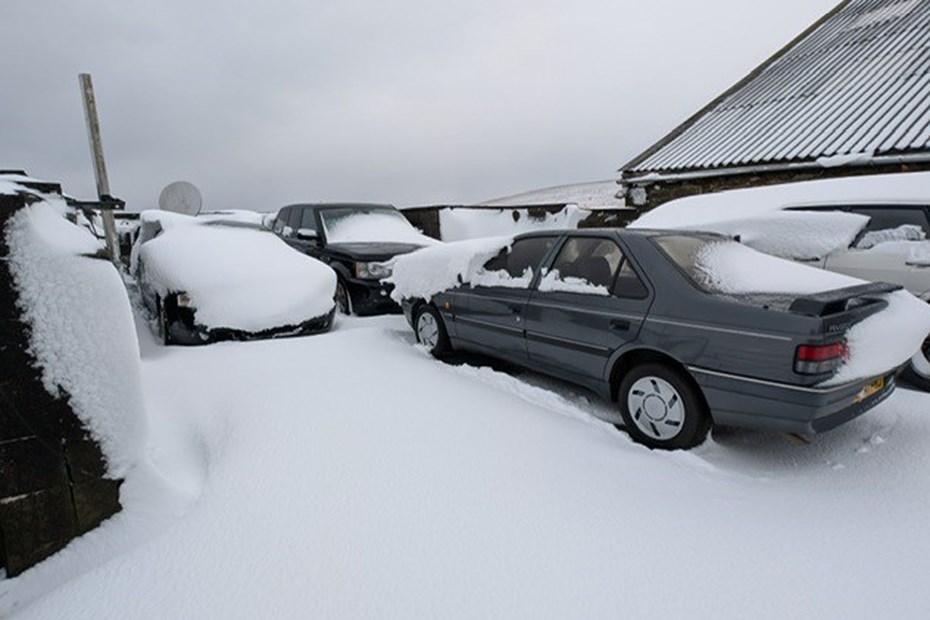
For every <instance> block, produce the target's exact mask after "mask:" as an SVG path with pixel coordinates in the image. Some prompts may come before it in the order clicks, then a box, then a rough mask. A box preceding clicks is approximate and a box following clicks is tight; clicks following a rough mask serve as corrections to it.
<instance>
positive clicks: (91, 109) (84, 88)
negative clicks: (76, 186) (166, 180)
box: [78, 73, 119, 264]
mask: <svg viewBox="0 0 930 620" xmlns="http://www.w3.org/2000/svg"><path fill="white" fill-rule="evenodd" d="M78 79H79V80H80V83H81V96H82V98H83V100H84V118H85V119H86V120H87V135H88V137H89V138H90V154H91V157H92V158H93V160H94V176H95V177H96V179H97V198H98V200H100V201H101V202H102V201H105V200H109V199H110V197H111V196H110V180H109V179H108V178H107V165H106V162H105V161H104V159H103V142H102V141H101V139H100V121H99V120H98V119H97V100H96V99H95V98H94V85H93V83H92V82H91V79H90V74H89V73H81V74H80V75H79V76H78ZM100 217H101V218H102V219H103V233H104V236H105V237H106V243H107V254H109V256H110V260H112V261H113V262H114V263H117V264H118V263H119V243H117V241H116V221H115V220H114V218H113V211H111V210H110V209H101V210H100Z"/></svg>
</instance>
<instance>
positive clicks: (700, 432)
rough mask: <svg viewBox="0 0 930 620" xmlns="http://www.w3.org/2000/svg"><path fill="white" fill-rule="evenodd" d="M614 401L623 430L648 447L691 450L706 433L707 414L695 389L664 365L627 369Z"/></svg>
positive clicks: (709, 420)
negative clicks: (618, 408)
mask: <svg viewBox="0 0 930 620" xmlns="http://www.w3.org/2000/svg"><path fill="white" fill-rule="evenodd" d="M617 400H618V404H619V405H620V415H621V416H622V417H623V422H624V429H625V430H626V431H627V432H628V433H629V434H630V437H632V438H633V440H634V441H636V442H637V443H641V444H643V445H645V446H647V447H649V448H656V449H660V450H679V449H687V448H692V447H694V446H696V445H698V444H700V443H701V442H702V441H704V439H705V438H706V437H707V433H708V432H709V431H710V426H711V419H710V414H709V413H708V411H707V406H706V405H705V404H704V401H703V399H702V398H701V396H700V394H698V392H697V388H696V387H694V385H693V384H692V383H691V382H690V381H689V380H688V379H687V378H686V377H685V376H683V375H682V373H681V372H679V371H677V370H675V369H673V368H671V367H669V366H666V365H664V364H657V363H650V364H643V365H641V366H636V367H634V368H633V369H632V370H630V371H629V372H628V373H627V374H626V376H624V377H623V380H622V381H621V382H620V389H619V392H618V395H617Z"/></svg>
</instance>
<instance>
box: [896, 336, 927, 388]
mask: <svg viewBox="0 0 930 620" xmlns="http://www.w3.org/2000/svg"><path fill="white" fill-rule="evenodd" d="M902 376H903V377H904V379H905V380H906V381H907V382H908V383H910V384H911V385H913V386H914V387H916V388H920V389H921V390H923V391H925V392H930V338H927V339H926V340H924V344H923V346H922V347H921V348H920V351H919V352H918V353H917V355H915V356H914V357H912V358H911V361H910V362H908V364H907V366H906V367H905V368H904V372H903V373H902Z"/></svg>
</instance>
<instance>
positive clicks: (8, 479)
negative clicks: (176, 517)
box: [0, 195, 121, 576]
mask: <svg viewBox="0 0 930 620" xmlns="http://www.w3.org/2000/svg"><path fill="white" fill-rule="evenodd" d="M27 200H28V197H26V196H23V195H16V196H13V195H0V364H2V374H0V568H2V569H5V570H6V574H7V575H8V576H15V575H17V574H19V573H20V572H22V571H23V570H25V569H27V568H29V567H30V566H32V565H34V564H35V563H37V562H39V561H41V560H43V559H44V558H46V557H48V556H49V555H51V554H52V553H55V552H56V551H58V550H59V549H61V548H63V547H64V546H65V545H66V544H67V543H68V541H70V540H71V539H72V538H74V537H76V536H79V535H81V534H83V533H85V532H87V531H88V530H91V529H93V528H94V527H96V526H97V525H98V524H99V523H100V522H101V521H103V520H104V519H106V518H108V517H110V516H111V515H113V514H115V513H116V512H118V511H119V510H120V504H119V487H120V483H121V481H119V480H110V479H106V478H105V477H104V476H105V473H106V462H105V461H104V457H103V454H102V452H101V451H100V448H99V447H98V446H97V444H96V443H95V442H94V441H92V440H91V439H90V437H89V435H88V433H87V431H86V430H85V429H84V428H83V427H82V425H81V423H80V421H79V420H78V418H77V416H75V414H74V412H73V411H72V409H71V407H70V405H69V399H68V396H67V394H65V395H62V396H60V397H55V396H52V395H51V394H49V393H48V391H47V390H46V389H45V388H44V386H43V384H42V379H41V371H40V370H38V369H37V368H36V363H35V359H34V358H33V357H32V355H31V354H30V353H29V328H28V326H27V325H25V324H24V322H23V321H22V317H21V312H20V310H19V308H18V307H17V304H16V299H17V291H16V288H15V286H14V284H13V281H12V277H11V274H10V271H9V268H8V264H7V257H8V255H9V248H8V247H7V246H6V241H5V239H6V235H5V231H6V226H7V222H8V221H9V219H10V218H11V217H12V216H13V215H14V214H15V213H16V212H17V211H18V210H20V209H23V208H25V206H26V204H27V203H26V201H27ZM76 285H77V286H79V285H80V283H76ZM75 328H76V329H79V328H80V326H75Z"/></svg>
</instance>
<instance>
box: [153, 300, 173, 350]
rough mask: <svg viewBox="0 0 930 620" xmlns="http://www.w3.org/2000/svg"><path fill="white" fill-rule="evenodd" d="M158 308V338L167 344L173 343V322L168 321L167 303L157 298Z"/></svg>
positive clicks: (156, 318) (156, 317)
mask: <svg viewBox="0 0 930 620" xmlns="http://www.w3.org/2000/svg"><path fill="white" fill-rule="evenodd" d="M155 305H156V308H157V311H156V313H155V314H156V316H155V320H156V321H157V325H156V326H157V330H158V339H159V340H160V341H161V343H162V344H163V345H165V346H167V345H169V344H171V324H170V322H169V321H168V314H167V313H166V312H165V304H164V303H162V301H161V299H160V298H159V299H156V300H155Z"/></svg>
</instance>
